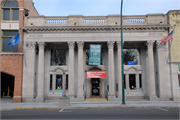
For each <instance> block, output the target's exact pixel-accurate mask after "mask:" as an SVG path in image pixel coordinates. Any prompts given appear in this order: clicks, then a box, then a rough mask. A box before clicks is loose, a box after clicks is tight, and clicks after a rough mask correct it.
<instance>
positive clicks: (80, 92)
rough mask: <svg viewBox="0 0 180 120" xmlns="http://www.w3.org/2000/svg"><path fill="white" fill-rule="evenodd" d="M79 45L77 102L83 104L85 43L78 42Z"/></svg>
mask: <svg viewBox="0 0 180 120" xmlns="http://www.w3.org/2000/svg"><path fill="white" fill-rule="evenodd" d="M77 44H78V88H77V89H78V93H77V101H79V102H83V101H84V91H83V85H84V82H83V81H84V71H83V70H84V68H83V67H84V66H83V63H84V62H83V47H84V42H82V41H80V42H77Z"/></svg>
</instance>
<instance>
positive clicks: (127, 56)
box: [123, 49, 140, 65]
mask: <svg viewBox="0 0 180 120" xmlns="http://www.w3.org/2000/svg"><path fill="white" fill-rule="evenodd" d="M123 60H124V64H125V65H127V64H128V61H134V62H135V65H139V64H140V63H139V52H138V50H137V49H123Z"/></svg>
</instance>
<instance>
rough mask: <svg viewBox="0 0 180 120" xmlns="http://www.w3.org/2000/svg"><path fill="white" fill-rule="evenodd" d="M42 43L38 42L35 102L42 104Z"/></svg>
mask: <svg viewBox="0 0 180 120" xmlns="http://www.w3.org/2000/svg"><path fill="white" fill-rule="evenodd" d="M44 45H45V43H44V42H38V46H39V59H38V79H37V80H38V86H37V97H36V102H44V87H45V86H44Z"/></svg>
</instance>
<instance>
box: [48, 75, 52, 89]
mask: <svg viewBox="0 0 180 120" xmlns="http://www.w3.org/2000/svg"><path fill="white" fill-rule="evenodd" d="M49 90H50V91H52V75H50V88H49Z"/></svg>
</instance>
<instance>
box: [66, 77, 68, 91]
mask: <svg viewBox="0 0 180 120" xmlns="http://www.w3.org/2000/svg"><path fill="white" fill-rule="evenodd" d="M66 90H68V75H66Z"/></svg>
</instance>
